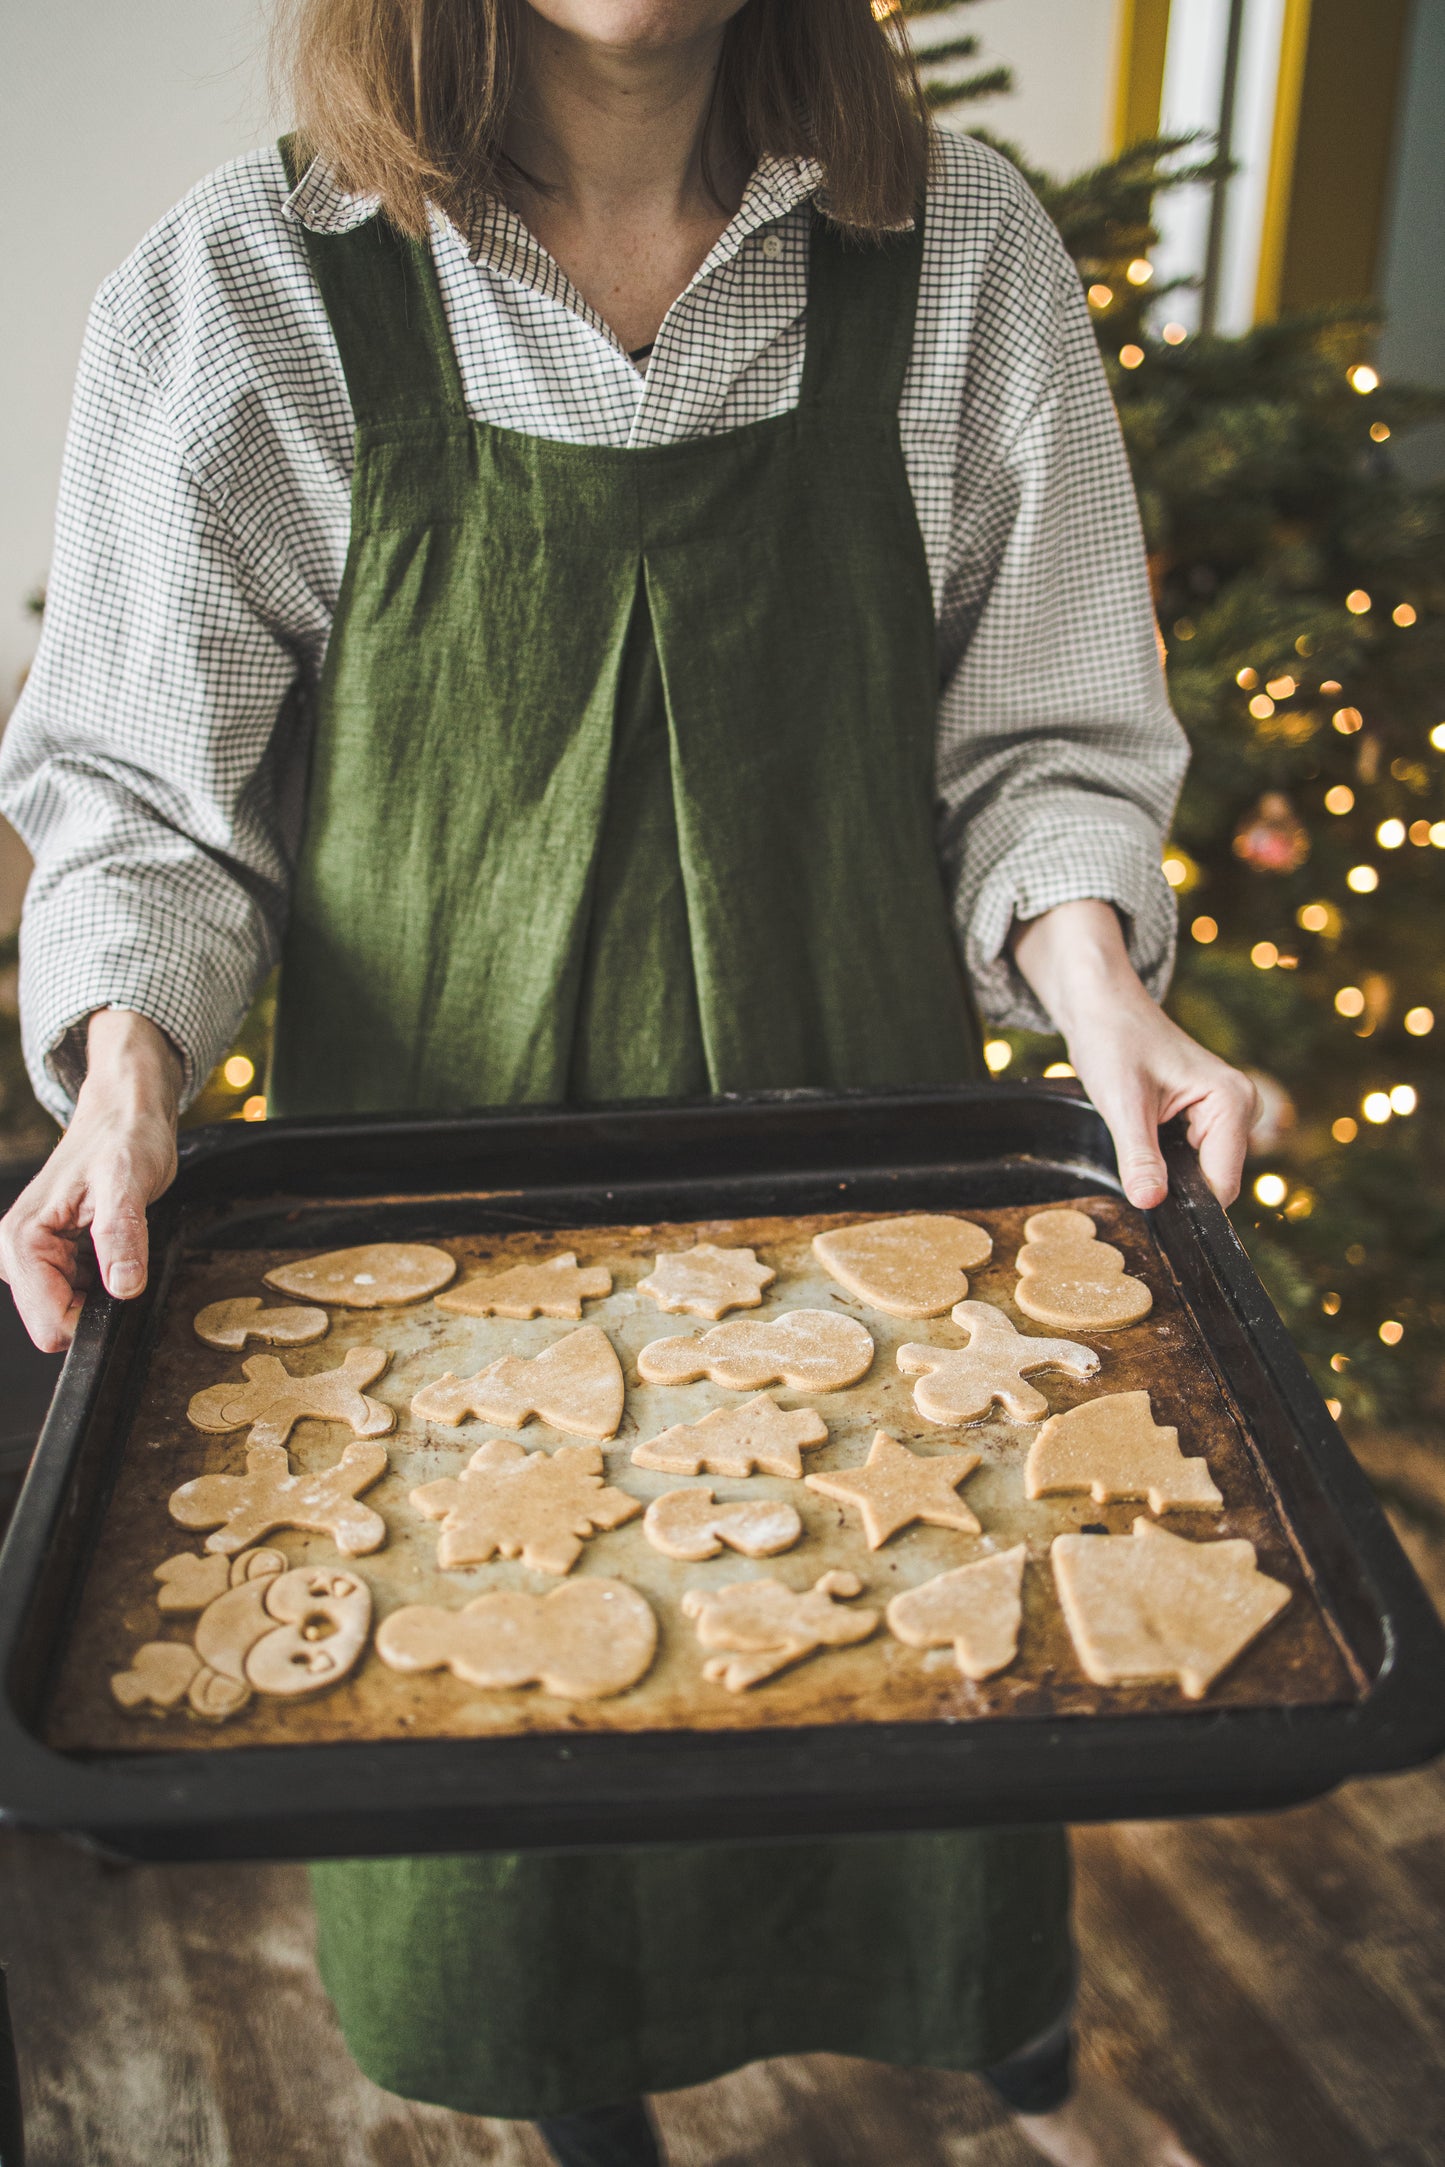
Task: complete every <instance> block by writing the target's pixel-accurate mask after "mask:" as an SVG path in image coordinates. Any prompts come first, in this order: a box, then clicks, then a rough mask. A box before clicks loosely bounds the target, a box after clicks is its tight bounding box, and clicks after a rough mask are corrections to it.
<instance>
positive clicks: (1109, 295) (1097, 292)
mask: <svg viewBox="0 0 1445 2167" xmlns="http://www.w3.org/2000/svg"><path fill="white" fill-rule="evenodd" d="M1113 298H1114V289H1113V287H1112V286H1105V285H1102V284H1101V285H1096V286H1091V287H1090V288H1089V300H1090V303H1091V305H1092V306H1093V307H1094V308H1107V307H1108V306H1109V304H1110V302H1111V301H1112V300H1113Z"/></svg>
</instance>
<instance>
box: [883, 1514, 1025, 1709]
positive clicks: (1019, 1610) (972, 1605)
mask: <svg viewBox="0 0 1445 2167" xmlns="http://www.w3.org/2000/svg"><path fill="white" fill-rule="evenodd" d="M1027 1557H1028V1547H1027V1545H1026V1544H1024V1543H1015V1545H1014V1547H1013V1549H1012V1550H1000V1551H999V1553H998V1555H997V1556H996V1557H989V1558H979V1559H978V1561H977V1563H975V1564H973V1565H957V1566H955V1567H954V1569H953V1571H952V1572H948V1573H937V1574H935V1576H934V1578H933V1579H932V1580H925V1581H924V1582H923V1585H922V1586H921V1587H917V1588H909V1589H908V1591H907V1593H906V1594H904V1595H895V1596H894V1598H893V1600H892V1602H891V1603H890V1604H889V1605H888V1610H887V1618H888V1629H889V1631H890V1632H891V1633H892V1634H893V1635H894V1636H895V1638H897V1639H898V1640H901V1641H903V1642H904V1644H905V1645H906V1646H907V1647H910V1648H942V1647H946V1646H947V1645H948V1643H949V1642H950V1641H951V1642H952V1643H953V1658H954V1661H955V1662H956V1663H957V1665H958V1667H959V1669H960V1670H961V1671H962V1672H963V1675H964V1677H965V1678H991V1677H992V1676H993V1675H994V1672H995V1671H1000V1670H1007V1669H1008V1666H1009V1664H1010V1663H1011V1662H1012V1661H1013V1659H1014V1657H1015V1656H1016V1655H1017V1654H1018V1649H1019V1626H1020V1625H1021V1624H1022V1622H1023V1614H1024V1608H1023V1584H1024V1562H1025V1560H1026V1558H1027Z"/></svg>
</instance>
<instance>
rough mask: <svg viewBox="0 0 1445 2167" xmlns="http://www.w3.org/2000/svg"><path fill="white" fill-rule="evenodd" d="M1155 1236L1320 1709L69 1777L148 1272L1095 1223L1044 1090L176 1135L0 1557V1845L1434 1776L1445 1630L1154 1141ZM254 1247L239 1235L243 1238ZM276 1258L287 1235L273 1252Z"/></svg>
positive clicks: (1056, 1105) (305, 1833)
mask: <svg viewBox="0 0 1445 2167" xmlns="http://www.w3.org/2000/svg"><path fill="white" fill-rule="evenodd" d="M1165 1155H1166V1159H1167V1161H1168V1165H1169V1174H1170V1193H1169V1198H1168V1201H1167V1202H1166V1203H1165V1204H1164V1205H1162V1206H1161V1207H1160V1209H1159V1210H1158V1211H1157V1212H1154V1213H1152V1214H1150V1219H1151V1222H1152V1227H1153V1231H1154V1233H1155V1236H1156V1238H1157V1240H1158V1242H1159V1244H1160V1247H1161V1249H1162V1251H1163V1253H1164V1255H1165V1257H1166V1259H1167V1260H1168V1263H1169V1265H1170V1267H1171V1269H1172V1270H1173V1272H1174V1274H1175V1276H1176V1279H1177V1281H1178V1284H1179V1287H1180V1290H1181V1292H1182V1294H1183V1296H1184V1298H1185V1300H1186V1301H1187V1303H1188V1304H1189V1306H1190V1308H1191V1309H1192V1311H1193V1314H1194V1316H1195V1319H1196V1321H1197V1322H1198V1324H1199V1326H1200V1329H1201V1331H1202V1333H1203V1335H1204V1338H1205V1341H1206V1343H1207V1345H1208V1347H1209V1349H1210V1352H1211V1355H1212V1357H1213V1360H1214V1362H1215V1364H1216V1366H1217V1368H1218V1372H1219V1376H1220V1379H1221V1382H1222V1384H1223V1386H1224V1389H1225V1391H1226V1393H1227V1395H1228V1396H1229V1398H1230V1400H1231V1401H1232V1403H1233V1405H1234V1408H1235V1410H1236V1412H1237V1413H1238V1415H1239V1418H1240V1420H1241V1423H1242V1425H1243V1428H1244V1430H1245V1432H1246V1434H1247V1436H1248V1438H1249V1440H1250V1444H1251V1447H1252V1449H1253V1450H1254V1452H1255V1454H1256V1455H1257V1458H1258V1461H1259V1465H1260V1467H1261V1470H1262V1472H1263V1474H1264V1476H1265V1479H1266V1482H1267V1485H1268V1487H1269V1488H1270V1490H1271V1491H1272V1493H1273V1496H1274V1499H1275V1502H1276V1504H1277V1505H1278V1507H1279V1510H1280V1512H1281V1515H1282V1517H1283V1519H1284V1521H1285V1524H1286V1526H1287V1527H1288V1529H1289V1531H1290V1534H1291V1537H1292V1540H1293V1541H1294V1543H1295V1544H1296V1546H1297V1548H1298V1549H1299V1551H1300V1554H1301V1557H1302V1560H1303V1563H1304V1565H1305V1568H1306V1570H1307V1571H1308V1573H1309V1576H1310V1578H1311V1581H1312V1583H1313V1587H1314V1591H1315V1593H1316V1595H1317V1596H1318V1598H1319V1600H1320V1603H1321V1605H1322V1607H1323V1609H1324V1611H1325V1614H1326V1616H1327V1618H1328V1620H1329V1622H1330V1624H1331V1626H1332V1628H1333V1630H1334V1632H1335V1634H1336V1636H1337V1637H1338V1639H1339V1641H1340V1643H1341V1645H1342V1646H1343V1647H1344V1649H1345V1650H1346V1651H1347V1653H1348V1656H1349V1660H1350V1664H1351V1667H1352V1669H1353V1671H1354V1673H1355V1677H1356V1681H1357V1687H1358V1690H1357V1693H1356V1696H1355V1697H1354V1698H1353V1699H1350V1700H1345V1701H1340V1702H1335V1703H1330V1704H1327V1705H1304V1706H1287V1707H1279V1708H1270V1707H1263V1708H1261V1707H1221V1708H1218V1709H1214V1710H1208V1709H1205V1710H1201V1711H1190V1712H1188V1713H1181V1714H1178V1715H1172V1714H1171V1715H1159V1714H1156V1713H1146V1714H1140V1715H1137V1716H1135V1715H1123V1716H1119V1715H1110V1716H1108V1717H1098V1716H1082V1717H1080V1716H1066V1717H1055V1718H1050V1719H1043V1718H1033V1717H1019V1718H1011V1719H1010V1720H1009V1721H1007V1722H998V1721H992V1722H984V1721H978V1722H973V1721H959V1722H953V1723H916V1722H915V1723H907V1724H903V1723H899V1724H887V1723H867V1724H839V1725H817V1726H813V1727H810V1728H807V1729H803V1728H799V1729H796V1730H771V1731H766V1732H763V1731H760V1732H758V1733H755V1734H754V1733H749V1732H743V1733H739V1732H736V1731H733V1732H721V1733H719V1732H711V1733H709V1732H677V1731H668V1732H653V1733H642V1734H631V1735H619V1734H593V1735H572V1736H566V1735H554V1734H542V1735H538V1734H529V1735H525V1736H511V1737H495V1738H478V1739H446V1740H430V1739H429V1740H415V1741H405V1742H392V1741H388V1742H386V1743H378V1744H366V1743H354V1742H349V1741H348V1742H341V1743H327V1744H324V1745H295V1746H285V1747H275V1746H270V1747H254V1748H253V1747H232V1748H229V1749H228V1750H226V1751H224V1752H215V1753H197V1752H187V1753H178V1752H166V1751H160V1752H145V1753H134V1754H120V1753H112V1754H100V1753H93V1754H86V1755H82V1754H75V1753H61V1752H57V1751H55V1750H53V1749H51V1748H49V1747H48V1746H46V1745H45V1744H44V1743H43V1741H42V1737H41V1727H42V1719H43V1713H44V1710H45V1707H46V1703H47V1697H48V1694H49V1691H50V1689H51V1686H52V1683H53V1680H54V1677H55V1674H56V1668H57V1665H58V1662H59V1658H60V1655H61V1653H62V1651H63V1648H64V1645H65V1641H66V1636H67V1632H68V1628H69V1624H70V1621H71V1619H72V1617H73V1615H74V1611H75V1606H76V1603H77V1601H78V1597H79V1592H80V1589H81V1587H82V1584H83V1581H84V1577H85V1572H86V1567H87V1563H88V1559H89V1556H90V1553H91V1549H92V1546H93V1544H94V1542H95V1540H96V1539H97V1536H98V1532H99V1528H100V1525H101V1522H102V1519H103V1516H104V1511H105V1506H106V1501H107V1498H108V1496H109V1491H110V1485H111V1482H112V1480H113V1477H114V1474H115V1470H116V1468H117V1465H118V1462H119V1457H120V1453H121V1450H122V1445H123V1440H124V1437H125V1433H126V1425H127V1421H128V1419H129V1413H130V1409H131V1406H132V1404H133V1401H134V1396H135V1393H136V1391H137V1389H138V1385H139V1380H140V1377H141V1375H142V1373H143V1369H144V1361H145V1356H146V1350H147V1347H148V1344H149V1340H150V1336H151V1327H152V1323H153V1318H154V1315H155V1313H156V1309H157V1305H158V1303H160V1302H161V1301H163V1299H164V1289H165V1282H166V1276H167V1272H166V1260H167V1258H168V1256H170V1255H172V1254H175V1253H178V1251H179V1248H180V1246H181V1245H182V1244H183V1243H184V1242H185V1240H186V1238H187V1229H188V1228H194V1227H200V1226H205V1227H206V1228H207V1229H208V1230H209V1228H210V1227H211V1226H212V1225H213V1224H214V1222H215V1221H216V1219H217V1217H218V1215H221V1214H224V1217H225V1221H226V1238H227V1241H228V1243H230V1244H232V1245H235V1246H245V1245H246V1244H247V1242H248V1240H249V1241H254V1242H255V1243H256V1244H257V1245H258V1246H259V1245H260V1244H261V1242H262V1241H268V1242H272V1243H274V1242H276V1241H277V1239H278V1235H277V1228H278V1226H286V1225H290V1226H292V1227H294V1230H295V1231H294V1237H293V1238H294V1240H295V1242H296V1244H297V1245H298V1246H304V1247H305V1248H307V1249H310V1250H315V1249H318V1248H324V1247H328V1246H332V1245H334V1244H340V1243H342V1242H355V1241H359V1240H365V1239H373V1238H388V1239H402V1238H411V1239H427V1238H436V1237H445V1236H446V1235H449V1234H457V1233H461V1232H475V1231H477V1230H478V1229H486V1228H492V1227H506V1228H514V1227H518V1226H532V1227H543V1228H545V1227H547V1226H549V1225H555V1226H580V1225H586V1224H597V1225H601V1224H606V1223H615V1222H617V1221H619V1220H624V1219H625V1220H628V1221H631V1222H636V1223H641V1222H654V1221H662V1220H674V1221H676V1220H687V1219H705V1218H720V1217H743V1216H750V1215H757V1214H766V1213H789V1212H791V1213H804V1212H809V1211H818V1210H828V1211H840V1210H842V1211H848V1210H863V1211H871V1210H907V1209H919V1208H938V1207H939V1206H940V1205H941V1204H946V1205H948V1206H954V1205H959V1206H965V1207H966V1206H967V1205H973V1206H975V1207H977V1208H980V1209H982V1208H987V1207H989V1206H998V1205H1009V1204H1027V1203H1032V1202H1056V1201H1059V1200H1061V1199H1063V1198H1066V1197H1068V1196H1083V1195H1088V1194H1091V1193H1092V1194H1098V1193H1099V1192H1100V1191H1111V1192H1113V1193H1115V1194H1118V1193H1119V1183H1118V1175H1117V1169H1116V1165H1115V1160H1114V1154H1113V1148H1112V1145H1111V1143H1110V1141H1109V1136H1108V1132H1107V1130H1106V1129H1105V1127H1104V1124H1103V1122H1102V1121H1101V1120H1100V1118H1099V1116H1098V1115H1097V1114H1096V1113H1095V1111H1094V1110H1093V1108H1092V1107H1090V1106H1089V1105H1088V1104H1087V1103H1086V1102H1085V1101H1083V1100H1082V1099H1081V1098H1080V1096H1079V1095H1078V1093H1077V1090H1076V1089H1075V1087H1073V1086H1071V1085H1068V1084H1050V1083H1027V1084H1015V1085H1009V1084H1001V1083H993V1084H987V1085H979V1086H971V1087H962V1088H958V1089H953V1090H934V1091H910V1092H894V1093H888V1094H882V1095H880V1094H844V1095H824V1094H819V1093H811V1092H790V1093H776V1094H764V1095H759V1096H757V1097H752V1098H724V1099H714V1100H709V1101H707V1102H705V1103H689V1104H671V1105H658V1104H655V1103H654V1104H648V1105H646V1106H630V1107H610V1108H601V1109H597V1110H595V1111H594V1110H589V1111H571V1110H566V1111H563V1110H553V1109H542V1110H537V1111H525V1110H524V1111H507V1112H503V1113H497V1114H488V1115H481V1116H477V1117H475V1118H467V1119H448V1120H391V1121H376V1122H364V1123H362V1122H330V1121H276V1122H268V1123H266V1124H265V1125H264V1126H262V1125H254V1126H252V1125H247V1124H241V1123H234V1124H227V1125H225V1126H224V1127H219V1128H214V1129H209V1130H201V1131H197V1132H194V1133H193V1134H191V1135H190V1136H188V1137H187V1138H185V1139H184V1140H183V1143H182V1146H181V1160H180V1171H179V1174H178V1176H177V1179H176V1182H175V1184H174V1186H173V1188H172V1189H171V1190H170V1192H169V1193H168V1194H167V1196H166V1197H165V1198H164V1199H163V1200H162V1201H161V1203H160V1204H158V1205H157V1206H156V1207H155V1208H154V1210H153V1211H152V1214H151V1223H152V1245H153V1256H154V1259H155V1266H154V1269H153V1272H152V1277H151V1283H150V1287H149V1288H148V1290H147V1292H146V1294H145V1295H144V1296H143V1297H142V1298H141V1299H140V1300H139V1301H137V1302H133V1303H125V1304H121V1303H114V1302H111V1301H110V1300H109V1299H108V1298H107V1297H106V1296H105V1295H104V1294H103V1293H97V1294H95V1295H92V1296H91V1298H90V1299H89V1300H88V1301H87V1303H86V1306H85V1309H84V1311H83V1313H82V1316H81V1319H80V1325H79V1329H78V1331H77V1334H76V1338H75V1343H74V1346H73V1347H72V1349H71V1352H70V1354H69V1356H68V1357H67V1360H66V1363H65V1368H64V1371H63V1373H62V1377H61V1381H60V1384H59V1388H58V1390H57V1392H56V1396H55V1400H54V1403H53V1405H52V1408H51V1411H50V1415H49V1418H48V1420H47V1422H46V1425H45V1429H44V1432H43V1434H42V1437H41V1440H40V1444H39V1447H38V1450H37V1452H36V1455H35V1460H34V1463H33V1465H32V1467H31V1470H30V1473H29V1475H28V1477H27V1480H26V1483H25V1486H24V1489H23V1491H22V1493H21V1496H20V1499H19V1502H18V1505H17V1507H16V1511H15V1516H14V1520H13V1523H12V1525H11V1528H10V1532H9V1536H8V1539H7V1540H6V1543H5V1547H4V1550H3V1552H0V1819H3V1820H4V1821H5V1822H8V1823H10V1824H12V1825H15V1826H21V1827H26V1828H32V1829H49V1830H59V1831H65V1832H69V1833H71V1834H76V1835H80V1836H83V1837H85V1838H87V1839H89V1840H90V1841H92V1842H94V1843H96V1844H98V1845H100V1846H102V1847H104V1848H105V1849H107V1850H109V1851H111V1852H114V1853H117V1854H120V1855H123V1856H128V1857H132V1858H147V1859H184V1858H216V1857H226V1858H259V1857H288V1856H291V1857H295V1856H300V1857H320V1856H348V1855H351V1856H357V1855H386V1854H405V1853H409V1852H425V1851H468V1850H471V1851H486V1850H493V1849H520V1848H534V1847H535V1848H561V1847H566V1846H569V1845H571V1846H576V1845H583V1844H585V1845H595V1844H613V1843H629V1842H638V1841H649V1842H650V1841H667V1840H676V1839H698V1840H709V1839H720V1838H733V1839H736V1838H739V1837H752V1838H769V1837H773V1838H780V1837H789V1836H799V1835H807V1834H823V1833H832V1832H863V1831H884V1830H897V1829H928V1828H947V1827H959V1826H966V1825H978V1824H986V1823H991V1822H1010V1821H1045V1820H1067V1821H1085V1820H1103V1819H1115V1818H1121V1817H1124V1818H1129V1819H1139V1818H1143V1817H1148V1816H1159V1815H1177V1814H1181V1813H1223V1812H1254V1811H1258V1810H1260V1809H1262V1808H1266V1807H1274V1806H1283V1805H1288V1804H1292V1803H1296V1802H1298V1801H1300V1800H1303V1799H1306V1798H1310V1797H1314V1796H1317V1795H1318V1794H1319V1793H1321V1792H1323V1791H1326V1790H1329V1789H1330V1788H1331V1787H1333V1786H1334V1785H1335V1784H1337V1783H1339V1782H1341V1781H1342V1780H1343V1779H1344V1778H1346V1777H1348V1776H1353V1775H1359V1774H1363V1773H1366V1772H1369V1771H1379V1770H1386V1769H1400V1768H1406V1767H1410V1766H1413V1765H1416V1764H1418V1763H1420V1762H1422V1761H1425V1760H1427V1759H1429V1758H1431V1757H1432V1756H1433V1755H1434V1754H1435V1753H1437V1752H1439V1751H1440V1750H1441V1749H1442V1748H1445V1630H1442V1627H1441V1624H1440V1621H1439V1620H1438V1618H1437V1617H1436V1614H1435V1612H1434V1609H1433V1608H1432V1606H1431V1604H1430V1602H1429V1599H1428V1598H1427V1596H1426V1595H1425V1592H1424V1590H1423V1589H1422V1588H1421V1586H1420V1584H1419V1582H1418V1580H1417V1579H1416V1577H1415V1574H1414V1572H1413V1570H1412V1568H1411V1566H1410V1564H1409V1562H1408V1560H1407V1559H1406V1557H1405V1555H1404V1553H1403V1552H1402V1550H1401V1549H1400V1546H1399V1544H1398V1543H1397V1542H1396V1540H1395V1538H1394V1535H1393V1534H1392V1532H1391V1530H1390V1527H1389V1524H1388V1522H1387V1521H1386V1519H1385V1517H1384V1514H1383V1513H1382V1512H1381V1510H1380V1508H1379V1505H1378V1504H1377V1503H1376V1500H1375V1498H1374V1496H1373V1493H1372V1492H1371V1490H1370V1487H1369V1485H1368V1483H1367V1482H1366V1480H1365V1477H1364V1475H1363V1474H1362V1473H1361V1471H1360V1469H1359V1467H1358V1466H1357V1465H1356V1463H1355V1461H1354V1459H1353V1457H1352V1456H1351V1454H1350V1451H1349V1449H1348V1447H1347V1445H1346V1444H1345V1441H1344V1439H1343V1438H1342V1436H1341V1435H1340V1432H1339V1431H1338V1429H1337V1428H1336V1426H1335V1424H1334V1423H1333V1421H1332V1420H1331V1418H1330V1416H1329V1413H1328V1411H1327V1409H1326V1407H1325V1405H1324V1402H1323V1400H1322V1399H1321V1397H1320V1395H1319V1393H1318V1392H1317V1390H1316V1389H1315V1386H1314V1384H1313V1382H1312V1381H1311V1379H1310V1377H1309V1375H1308V1372H1307V1371H1306V1369H1305V1367H1304V1364H1303V1363H1302V1361H1301V1360H1300V1357H1299V1355H1298V1353H1297V1351H1296V1350H1295V1348H1294V1346H1293V1345H1292V1343H1291V1341H1290V1339H1289V1337H1288V1334H1287V1333H1286V1331H1285V1329H1284V1327H1283V1325H1282V1324H1281V1322H1280V1320H1279V1318H1278V1316H1277V1315H1276V1313H1275V1311H1274V1310H1273V1308H1272V1307H1271V1305H1270V1303H1269V1301H1268V1299H1267V1297H1266V1296H1265V1294H1264V1291H1263V1289H1262V1287H1261V1286H1260V1284H1259V1281H1258V1279H1257V1278H1256V1276H1255V1274H1254V1272H1253V1270H1252V1268H1251V1266H1250V1264H1249V1261H1248V1259H1247V1257H1246V1256H1245V1254H1244V1251H1243V1249H1242V1248H1241V1246H1240V1244H1239V1241H1238V1239H1237V1238H1236V1236H1235V1234H1234V1231H1233V1229H1232V1228H1231V1226H1230V1224H1229V1221H1228V1219H1227V1218H1226V1216H1225V1214H1224V1213H1223V1211H1222V1210H1221V1209H1220V1207H1219V1206H1218V1204H1217V1203H1216V1202H1215V1200H1214V1199H1213V1197H1212V1196H1211V1195H1210V1194H1209V1192H1208V1190H1207V1188H1206V1187H1205V1185H1204V1182H1203V1180H1202V1178H1201V1175H1200V1173H1199V1168H1198V1165H1197V1162H1196V1160H1195V1158H1194V1156H1193V1154H1192V1152H1191V1151H1190V1150H1189V1148H1188V1146H1187V1144H1186V1143H1185V1141H1184V1139H1183V1137H1182V1135H1181V1134H1180V1133H1178V1131H1177V1129H1174V1128H1171V1129H1170V1130H1169V1131H1166V1133H1165ZM248 1225H249V1226H250V1227H251V1228H252V1229H253V1230H254V1231H253V1232H252V1233H251V1234H249V1235H248V1233H247V1231H246V1230H247V1227H248ZM279 1238H280V1239H282V1240H285V1239H286V1236H285V1235H282V1236H280V1237H279Z"/></svg>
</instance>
